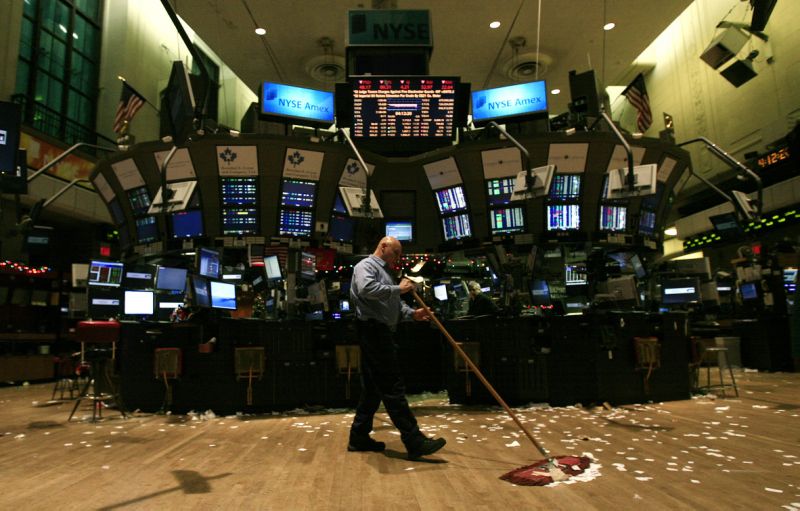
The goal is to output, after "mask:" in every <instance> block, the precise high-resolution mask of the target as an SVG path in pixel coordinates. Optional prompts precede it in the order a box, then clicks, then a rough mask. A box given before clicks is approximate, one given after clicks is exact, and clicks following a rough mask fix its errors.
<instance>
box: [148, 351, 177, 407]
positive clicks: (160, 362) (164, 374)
mask: <svg viewBox="0 0 800 511" xmlns="http://www.w3.org/2000/svg"><path fill="white" fill-rule="evenodd" d="M182 367H183V357H182V352H181V349H180V348H156V350H155V353H154V364H153V372H154V374H155V377H156V380H162V381H163V382H164V402H163V404H162V405H161V410H160V411H161V412H167V411H169V408H170V406H172V386H171V385H170V384H169V380H171V379H172V380H177V379H178V378H180V376H181V369H182Z"/></svg>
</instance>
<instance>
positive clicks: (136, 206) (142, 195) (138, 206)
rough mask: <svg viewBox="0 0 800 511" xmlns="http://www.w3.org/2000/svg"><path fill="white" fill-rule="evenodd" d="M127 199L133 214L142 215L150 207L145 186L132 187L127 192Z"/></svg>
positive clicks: (148, 195)
mask: <svg viewBox="0 0 800 511" xmlns="http://www.w3.org/2000/svg"><path fill="white" fill-rule="evenodd" d="M128 200H129V201H130V203H131V209H132V210H133V214H134V215H144V214H146V213H147V210H148V209H150V194H148V193H147V187H144V186H142V187H139V188H134V189H133V190H130V191H129V192H128Z"/></svg>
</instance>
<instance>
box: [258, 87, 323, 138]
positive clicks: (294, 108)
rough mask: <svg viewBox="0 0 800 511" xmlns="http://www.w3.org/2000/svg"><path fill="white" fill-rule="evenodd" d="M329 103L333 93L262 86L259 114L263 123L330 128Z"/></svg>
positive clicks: (298, 88)
mask: <svg viewBox="0 0 800 511" xmlns="http://www.w3.org/2000/svg"><path fill="white" fill-rule="evenodd" d="M333 99H334V97H333V92H328V91H323V90H316V89H306V88H304V87H295V86H293V85H284V84H282V83H273V82H263V83H262V84H261V94H260V96H259V100H260V101H259V111H260V114H261V116H262V117H265V118H267V119H275V120H279V121H284V122H295V123H297V122H298V121H299V124H303V125H312V126H325V127H327V126H330V125H331V124H333V119H334V104H333Z"/></svg>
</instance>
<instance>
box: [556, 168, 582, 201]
mask: <svg viewBox="0 0 800 511" xmlns="http://www.w3.org/2000/svg"><path fill="white" fill-rule="evenodd" d="M580 196H581V176H580V175H577V174H556V175H555V176H553V184H552V185H551V186H550V198H551V199H562V200H565V199H577V198H579V197H580Z"/></svg>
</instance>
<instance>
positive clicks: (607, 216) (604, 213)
mask: <svg viewBox="0 0 800 511" xmlns="http://www.w3.org/2000/svg"><path fill="white" fill-rule="evenodd" d="M627 214H628V208H626V207H625V206H600V230H601V231H624V230H625V226H626V225H627V221H626V217H627Z"/></svg>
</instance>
